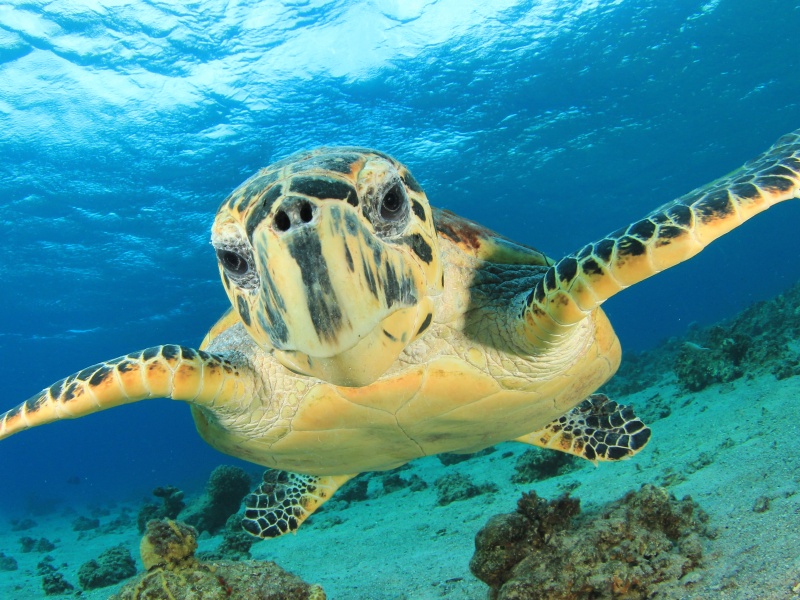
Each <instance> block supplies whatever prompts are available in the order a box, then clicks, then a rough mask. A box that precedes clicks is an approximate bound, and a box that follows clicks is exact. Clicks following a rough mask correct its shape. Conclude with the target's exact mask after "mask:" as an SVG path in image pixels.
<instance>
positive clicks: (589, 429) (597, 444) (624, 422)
mask: <svg viewBox="0 0 800 600" xmlns="http://www.w3.org/2000/svg"><path fill="white" fill-rule="evenodd" d="M650 433H651V432H650V428H649V427H647V426H646V425H645V424H644V423H642V421H641V420H640V419H639V417H637V416H636V415H635V414H633V409H632V408H631V407H630V406H625V405H623V404H617V403H616V402H614V401H613V400H610V399H609V398H608V396H606V395H605V394H592V395H591V396H589V397H588V398H587V399H586V400H584V401H583V402H581V403H580V404H579V405H578V406H576V407H575V408H573V409H572V410H571V411H569V412H568V413H567V414H565V415H564V416H562V417H559V418H558V419H556V420H555V421H553V422H552V423H550V424H549V425H547V426H546V427H544V428H542V429H540V430H538V431H534V432H533V433H529V434H528V435H523V436H522V437H519V438H517V440H516V441H518V442H523V443H525V444H531V445H533V446H539V447H540V448H547V449H549V450H559V451H560V452H566V453H567V454H574V455H575V456H580V457H581V458H585V459H587V460H590V461H592V462H593V463H595V464H597V461H599V460H622V459H623V458H629V457H631V456H633V455H634V454H636V453H637V452H638V451H639V450H641V449H642V448H644V447H645V445H646V444H647V442H648V441H649V440H650Z"/></svg>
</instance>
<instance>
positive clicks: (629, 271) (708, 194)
mask: <svg viewBox="0 0 800 600" xmlns="http://www.w3.org/2000/svg"><path fill="white" fill-rule="evenodd" d="M798 197H800V130H798V131H795V132H794V133H790V134H788V135H785V136H783V137H782V138H780V139H779V140H778V141H777V142H776V143H775V145H774V146H772V148H770V149H769V150H767V152H765V153H764V154H762V155H761V156H759V157H758V158H756V159H754V160H751V161H750V162H748V163H747V164H745V165H744V166H743V167H741V168H740V169H738V170H736V171H734V172H733V173H731V174H730V175H728V176H726V177H723V178H721V179H718V180H716V181H714V182H712V183H710V184H708V185H706V186H704V187H702V188H699V189H697V190H695V191H694V192H690V193H689V194H686V195H685V196H682V197H680V198H678V199H677V200H674V201H673V202H670V203H669V204H665V205H664V206H662V207H660V208H658V209H656V210H655V211H653V212H652V213H650V214H649V215H647V216H646V217H645V218H643V219H641V220H639V221H636V222H635V223H632V224H630V225H628V226H626V227H623V228H622V229H619V230H617V231H615V232H613V233H610V234H609V235H607V236H605V237H604V238H602V239H600V240H598V241H596V242H594V243H592V244H589V245H587V246H584V247H583V248H582V249H581V250H579V251H578V252H575V253H574V254H570V255H569V256H566V257H564V258H562V259H561V260H560V261H558V262H557V263H556V264H555V265H554V266H552V267H550V269H549V270H548V271H547V273H546V274H545V276H544V277H543V278H542V279H541V280H539V281H538V282H537V284H536V285H535V287H534V288H533V290H531V292H530V294H529V295H528V297H527V299H526V302H525V307H524V308H523V314H522V317H523V319H524V322H525V332H526V335H527V337H528V340H529V341H530V342H531V343H533V345H534V346H537V347H548V346H551V345H558V344H560V343H561V339H562V338H563V336H564V335H565V334H567V333H569V331H570V330H571V329H572V328H573V326H574V325H576V324H577V323H579V322H581V321H583V320H584V319H585V318H586V317H587V316H588V315H589V314H591V313H592V311H594V310H595V309H596V308H597V307H598V306H600V305H601V304H602V303H603V302H605V301H606V300H607V299H608V298H610V297H611V296H613V295H614V294H616V293H617V292H620V291H622V290H624V289H625V288H627V287H629V286H631V285H633V284H635V283H638V282H640V281H642V280H643V279H646V278H648V277H650V276H651V275H655V274H656V273H659V272H661V271H663V270H665V269H668V268H670V267H673V266H675V265H677V264H679V263H681V262H683V261H685V260H687V259H689V258H691V257H692V256H694V255H695V254H697V253H698V252H700V251H701V250H702V249H703V248H705V247H706V246H707V245H708V244H710V243H711V242H713V241H714V240H716V239H717V238H719V237H721V236H723V235H725V234H726V233H728V232H729V231H731V230H732V229H735V228H736V227H738V226H739V225H741V224H742V223H744V222H745V221H747V220H748V219H749V218H751V217H753V216H755V215H757V214H758V213H760V212H762V211H764V210H766V209H768V208H769V207H771V206H773V205H775V204H777V203H779V202H783V201H785V200H791V199H793V198H798Z"/></svg>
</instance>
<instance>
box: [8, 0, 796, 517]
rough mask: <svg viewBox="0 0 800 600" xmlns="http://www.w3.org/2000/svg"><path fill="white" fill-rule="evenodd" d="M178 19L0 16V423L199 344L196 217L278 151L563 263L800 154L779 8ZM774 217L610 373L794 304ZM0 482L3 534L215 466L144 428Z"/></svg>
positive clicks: (41, 456) (96, 432) (629, 302)
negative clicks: (71, 379)
mask: <svg viewBox="0 0 800 600" xmlns="http://www.w3.org/2000/svg"><path fill="white" fill-rule="evenodd" d="M175 4H177V3H172V2H162V1H143V0H138V1H133V2H128V3H113V2H104V1H103V0H97V1H95V2H90V1H86V2H77V1H68V0H63V1H55V2H51V1H46V2H45V1H29V2H24V3H22V2H10V3H9V2H0V205H1V206H2V212H0V253H2V261H1V262H0V278H1V280H2V285H0V307H2V312H1V313H0V364H1V365H2V370H1V371H0V373H2V376H3V394H2V404H3V406H2V409H5V408H10V407H11V406H13V405H15V404H17V403H18V402H20V401H22V400H24V399H25V398H27V397H28V396H30V395H31V394H33V393H34V392H36V391H37V390H39V389H41V388H42V387H44V386H46V385H49V384H50V383H52V382H53V381H55V380H56V379H59V378H61V377H63V376H65V375H67V374H69V373H72V372H74V371H76V370H79V369H81V368H83V367H85V366H87V365H89V364H93V363H95V362H97V361H99V360H102V359H106V358H111V357H114V356H118V355H121V354H124V353H127V352H129V351H132V350H136V349H140V348H143V347H146V346H149V345H154V344H158V343H167V342H169V343H181V344H187V345H196V344H197V343H199V341H200V339H202V337H203V335H204V333H205V331H206V329H207V328H208V327H209V326H210V325H211V324H212V323H213V322H214V320H215V319H216V318H217V317H218V316H219V314H221V313H222V312H223V311H224V310H225V309H226V303H227V300H226V298H225V296H224V294H223V291H222V288H221V286H220V284H219V282H218V275H217V268H216V265H215V258H214V254H213V252H212V249H211V247H210V245H209V244H208V229H209V226H210V224H211V222H212V219H213V215H214V212H215V210H216V208H217V206H218V205H219V203H220V202H221V200H222V199H223V197H224V196H225V195H226V194H227V193H228V192H229V191H230V190H231V189H232V188H233V187H235V186H236V185H237V184H238V183H239V182H240V181H242V180H243V179H244V178H246V177H247V176H248V175H249V174H250V173H252V172H253V171H254V170H255V169H257V168H258V167H260V166H264V165H266V164H268V163H270V162H272V161H273V160H275V159H278V158H280V157H282V156H284V155H286V154H288V153H290V152H293V151H295V150H299V149H302V148H309V147H313V146H315V145H319V144H326V145H334V144H357V145H363V146H372V147H376V148H379V149H381V150H383V151H385V152H388V153H391V154H393V155H395V156H396V157H397V158H399V159H400V160H402V161H404V162H405V163H406V164H408V165H409V167H410V168H411V169H412V171H413V172H414V174H415V175H416V178H417V179H418V180H419V181H420V182H421V183H422V184H423V186H424V187H425V189H426V191H427V193H428V196H429V198H430V200H431V202H432V203H433V204H435V205H438V206H443V207H446V208H449V209H452V210H454V211H456V212H458V213H461V214H463V215H465V216H468V217H470V218H473V219H476V220H479V221H481V222H482V223H484V224H486V225H488V226H490V227H492V228H494V229H496V230H498V231H500V232H502V233H504V234H506V235H508V236H510V237H512V238H516V239H518V240H520V241H523V242H525V243H528V244H531V245H534V246H536V247H538V248H539V249H541V250H543V251H545V252H547V253H548V254H549V255H551V256H553V257H558V256H560V255H562V254H565V253H567V252H569V251H571V250H573V249H575V248H576V247H578V246H580V245H582V244H583V243H585V242H588V241H590V240H592V239H593V238H596V237H599V236H600V235H602V234H604V233H606V232H608V231H611V230H614V229H617V228H618V227H619V226H621V225H624V224H627V223H628V222H630V221H631V220H633V219H635V218H637V217H640V216H643V215H644V214H645V213H646V212H647V211H649V210H650V209H652V208H654V207H655V206H657V205H659V204H661V203H663V202H665V201H667V200H670V199H672V198H673V197H675V196H677V195H680V194H682V193H684V192H686V191H688V190H690V189H692V188H693V187H695V186H698V185H701V184H703V183H705V182H707V181H709V180H710V179H713V178H715V177H717V176H719V175H722V174H724V173H726V172H728V171H730V170H732V169H733V168H735V167H737V166H738V165H740V164H741V163H742V162H744V161H745V160H747V159H749V158H751V157H753V156H755V155H756V154H758V153H759V152H761V151H763V150H764V149H766V148H767V147H768V146H769V145H770V144H772V143H773V142H774V141H775V139H777V137H779V136H780V135H781V134H783V133H786V132H788V131H791V130H794V129H797V128H798V127H800V75H798V72H797V65H796V64H795V63H796V58H797V31H798V30H800V3H798V2H797V1H795V0H758V1H757V2H756V1H753V0H709V1H700V0H670V1H669V2H663V1H660V0H635V1H634V0H618V1H613V2H612V1H607V0H595V1H588V0H587V1H585V2H581V1H578V0H574V1H566V0H562V1H559V0H550V1H547V0H542V1H540V2H523V1H513V0H474V1H472V0H438V1H437V0H429V1H423V0H396V1H385V2H384V1H379V0H372V1H366V0H364V1H354V0H353V1H346V0H338V1H336V0H333V1H327V2H325V1H322V0H318V1H314V0H307V1H302V0H297V1H291V0H286V1H284V2H278V1H275V0H269V1H256V0H249V2H239V3H237V2H223V1H218V0H205V1H197V2H192V3H187V4H186V5H185V6H184V7H183V8H175V6H174V5H175ZM795 204H796V203H794V204H792V205H791V206H787V205H784V206H780V207H778V208H776V209H774V210H772V211H770V212H769V213H767V214H765V215H762V216H760V217H758V218H757V219H755V220H754V221H753V222H752V223H750V224H748V225H747V226H746V227H744V228H742V229H740V230H738V231H737V232H735V233H734V234H732V235H730V236H728V237H726V238H725V239H723V240H721V241H720V242H719V243H717V244H715V245H713V246H712V247H710V248H709V249H708V250H706V251H705V252H704V253H703V255H701V256H699V257H698V258H696V259H694V260H693V261H691V262H690V263H687V264H685V265H682V266H680V267H679V268H676V269H673V270H672V271H670V272H668V273H664V274H662V275H660V276H659V277H656V278H654V279H651V280H649V281H647V282H645V283H643V284H641V285H638V286H636V287H635V288H634V289H632V290H629V291H627V292H626V293H624V294H621V295H620V296H618V297H616V298H614V299H612V300H611V301H609V302H608V303H607V305H606V309H607V312H608V313H609V314H610V316H611V318H612V321H613V322H614V324H615V327H616V329H617V332H618V334H619V335H620V338H621V340H622V343H623V346H624V347H625V348H626V349H644V348H648V347H651V346H653V345H654V344H655V343H656V342H658V341H659V340H660V339H662V338H664V337H666V336H669V335H675V334H680V333H682V332H683V331H685V329H686V327H687V326H688V325H689V324H690V323H691V322H693V321H698V322H701V323H709V322H712V321H715V320H718V319H720V318H724V317H726V316H730V315H732V314H734V313H735V312H736V311H737V310H739V309H741V308H742V307H744V306H746V305H748V304H750V303H752V302H753V301H756V300H759V299H763V298H767V297H770V296H772V295H774V294H776V293H778V292H780V291H781V290H782V289H784V288H786V287H788V285H790V284H791V283H793V282H794V281H796V280H798V279H800V241H798V239H797V234H796V230H797V223H798V222H800V206H797V205H795ZM0 457H2V458H1V459H0V460H2V468H3V475H4V477H3V480H4V485H3V488H2V492H0V508H5V509H8V510H16V509H18V508H21V507H24V506H25V504H26V503H27V502H28V500H29V498H31V497H33V498H47V497H50V496H52V497H64V496H65V495H66V496H67V497H69V496H70V495H73V496H74V495H79V496H85V497H87V498H91V497H96V498H98V499H102V498H115V497H116V498H123V497H129V496H130V495H141V494H143V493H146V492H147V491H148V490H149V489H151V488H152V487H154V486H156V485H164V484H168V483H169V484H176V485H179V486H185V487H192V486H195V487H196V486H198V485H200V484H201V483H202V481H203V480H204V479H205V478H206V476H207V474H208V472H209V471H210V469H211V468H212V467H213V466H214V465H216V464H218V463H219V462H220V461H221V460H225V459H224V457H222V456H221V455H219V454H217V453H215V452H214V451H212V450H211V449H210V448H208V447H207V446H205V444H204V443H203V442H201V441H200V439H199V438H198V437H197V435H196V434H195V433H194V428H193V425H192V422H191V419H190V417H189V412H188V409H187V408H186V407H185V406H183V405H180V404H176V403H171V402H168V401H163V400H162V401H153V402H148V403H140V404H137V405H134V406H129V407H124V408H120V409H115V410H112V411H109V412H106V413H103V414H98V415H94V416H92V417H89V418H85V419H80V420H77V421H73V422H67V423H59V424H55V425H50V426H46V427H42V428H39V429H36V430H31V431H28V432H25V433H23V434H21V435H18V436H15V437H13V438H11V439H9V440H7V441H4V442H2V444H0ZM226 462H231V461H227V460H226ZM73 476H77V477H78V478H80V480H81V482H82V483H81V484H80V485H78V486H75V485H68V484H67V483H66V481H67V479H69V478H70V477H73Z"/></svg>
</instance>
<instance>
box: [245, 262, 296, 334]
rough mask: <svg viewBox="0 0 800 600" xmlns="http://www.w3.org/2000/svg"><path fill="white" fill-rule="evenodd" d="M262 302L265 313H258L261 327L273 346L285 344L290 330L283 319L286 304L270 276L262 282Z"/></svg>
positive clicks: (257, 316)
mask: <svg viewBox="0 0 800 600" xmlns="http://www.w3.org/2000/svg"><path fill="white" fill-rule="evenodd" d="M261 301H262V306H263V307H264V311H260V310H258V311H256V318H257V320H258V323H259V325H261V328H262V329H263V330H264V332H265V333H266V334H267V335H268V336H269V338H270V340H271V342H272V344H273V345H278V346H280V345H281V344H285V343H286V342H287V341H288V340H289V328H288V327H287V326H286V320H285V319H284V318H283V315H284V312H285V311H286V303H285V302H284V301H283V296H282V295H281V294H280V292H279V291H278V288H277V286H276V285H275V282H274V281H272V277H270V276H269V275H267V276H266V277H264V278H263V279H262V281H261ZM265 313H266V314H265ZM251 319H252V315H251Z"/></svg>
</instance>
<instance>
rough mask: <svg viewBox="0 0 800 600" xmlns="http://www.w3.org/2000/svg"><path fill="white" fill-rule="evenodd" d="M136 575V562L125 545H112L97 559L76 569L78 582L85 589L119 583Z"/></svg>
mask: <svg viewBox="0 0 800 600" xmlns="http://www.w3.org/2000/svg"><path fill="white" fill-rule="evenodd" d="M134 575H136V563H135V562H134V560H133V557H132V556H131V553H130V551H129V550H128V549H127V548H125V546H114V547H113V548H109V549H108V550H106V551H105V552H103V553H102V554H101V555H100V556H98V557H97V559H92V560H90V561H89V562H86V563H83V564H82V565H81V568H80V569H78V583H79V584H80V586H81V587H82V588H83V589H85V590H94V589H97V588H101V587H107V586H109V585H114V584H115V583H119V582H120V581H123V580H125V579H128V578H129V577H133V576H134Z"/></svg>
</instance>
